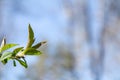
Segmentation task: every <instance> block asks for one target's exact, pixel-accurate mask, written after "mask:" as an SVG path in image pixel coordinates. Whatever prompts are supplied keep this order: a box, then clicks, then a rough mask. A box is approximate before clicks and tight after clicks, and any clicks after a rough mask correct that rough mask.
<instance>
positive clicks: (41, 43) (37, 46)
mask: <svg viewBox="0 0 120 80" xmlns="http://www.w3.org/2000/svg"><path fill="white" fill-rule="evenodd" d="M45 43H46V41H43V42H39V43H37V44H36V45H34V46H33V47H32V48H35V49H37V48H39V47H40V46H41V45H43V44H45Z"/></svg>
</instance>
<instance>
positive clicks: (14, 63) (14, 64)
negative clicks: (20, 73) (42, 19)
mask: <svg viewBox="0 0 120 80" xmlns="http://www.w3.org/2000/svg"><path fill="white" fill-rule="evenodd" d="M13 66H15V67H16V62H15V60H14V59H13Z"/></svg>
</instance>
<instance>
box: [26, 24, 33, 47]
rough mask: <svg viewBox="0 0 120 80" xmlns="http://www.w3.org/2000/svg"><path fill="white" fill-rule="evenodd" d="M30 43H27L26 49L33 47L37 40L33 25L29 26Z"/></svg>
mask: <svg viewBox="0 0 120 80" xmlns="http://www.w3.org/2000/svg"><path fill="white" fill-rule="evenodd" d="M28 32H29V33H28V43H27V47H26V48H29V47H31V46H32V44H33V43H34V41H35V39H34V32H33V30H32V27H31V25H30V24H29V26H28Z"/></svg>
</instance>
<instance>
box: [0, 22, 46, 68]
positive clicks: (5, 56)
mask: <svg viewBox="0 0 120 80" xmlns="http://www.w3.org/2000/svg"><path fill="white" fill-rule="evenodd" d="M28 34H29V35H28V42H27V44H26V47H17V48H15V49H13V50H12V51H8V50H9V49H11V48H13V47H16V46H18V44H13V43H12V44H7V43H6V39H5V38H3V40H2V43H1V46H0V61H1V62H2V63H3V64H6V63H7V62H8V61H9V60H13V65H14V66H16V61H18V62H19V63H20V64H21V65H22V66H23V67H25V68H27V67H28V64H27V61H26V59H25V56H26V55H32V56H33V55H40V54H42V53H41V51H39V50H37V49H38V48H39V47H40V46H41V45H42V44H45V43H46V41H43V42H39V43H37V44H35V45H33V43H34V41H35V38H34V32H33V30H32V28H31V25H30V24H29V25H28Z"/></svg>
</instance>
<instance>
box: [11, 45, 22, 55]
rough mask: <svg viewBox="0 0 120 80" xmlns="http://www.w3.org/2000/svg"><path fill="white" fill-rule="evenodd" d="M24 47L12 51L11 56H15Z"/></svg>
mask: <svg viewBox="0 0 120 80" xmlns="http://www.w3.org/2000/svg"><path fill="white" fill-rule="evenodd" d="M23 48H24V47H19V48H16V49H15V50H14V51H13V56H15V55H16V54H17V53H18V52H19V51H21V50H23Z"/></svg>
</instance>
